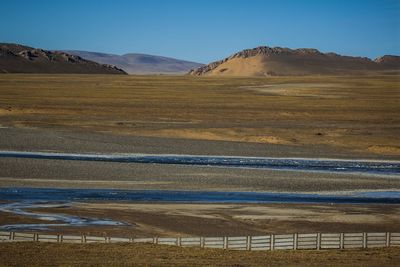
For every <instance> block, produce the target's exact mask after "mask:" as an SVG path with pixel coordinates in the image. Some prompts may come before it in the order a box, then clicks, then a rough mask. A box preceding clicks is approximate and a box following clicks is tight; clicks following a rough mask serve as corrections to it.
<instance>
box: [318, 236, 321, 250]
mask: <svg viewBox="0 0 400 267" xmlns="http://www.w3.org/2000/svg"><path fill="white" fill-rule="evenodd" d="M320 249H321V233H317V250H320Z"/></svg>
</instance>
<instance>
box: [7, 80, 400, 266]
mask: <svg viewBox="0 0 400 267" xmlns="http://www.w3.org/2000/svg"><path fill="white" fill-rule="evenodd" d="M399 83H400V78H399V76H398V75H374V76H371V75H370V76H340V77H339V76H337V77H333V76H332V77H326V76H307V77H268V78H239V77H238V78H212V77H209V78H205V77H202V78H199V77H192V76H116V75H25V74H4V75H1V76H0V150H18V151H50V152H71V153H150V154H159V153H160V154H191V155H230V156H262V157H312V158H339V159H379V160H399V158H400V145H399V144H400V116H398V115H399V114H400V90H399ZM0 186H2V187H19V186H24V187H61V188H120V189H121V188H122V189H144V190H146V189H168V190H207V191H210V190H216V191H263V192H296V193H304V192H307V193H321V194H326V193H329V194H341V193H345V192H354V191H379V190H382V191H390V190H395V191H398V190H399V189H400V178H399V177H398V176H379V175H373V174H371V175H370V174H356V173H351V174H340V173H323V172H306V171H302V172H299V171H274V170H255V169H229V168H212V167H193V166H178V165H157V164H125V163H100V162H79V161H59V160H37V159H15V158H0ZM125 204H126V205H123V203H74V204H73V205H72V206H71V207H67V208H64V209H55V210H51V209H47V210H45V211H48V212H49V211H51V212H55V213H58V212H59V213H68V214H79V215H86V216H92V215H93V216H102V215H105V216H106V217H108V218H115V219H121V220H125V221H129V222H130V223H132V224H135V227H133V228H131V229H122V228H118V227H98V228H96V227H88V228H85V227H83V228H70V229H67V228H62V229H61V228H60V229H55V230H54V231H66V232H71V233H72V232H73V233H82V234H100V235H101V234H113V235H117V236H121V235H135V236H149V235H205V236H206V235H208V236H210V235H214V236H215V235H245V234H246V235H247V234H259V233H265V232H275V233H278V232H279V233H288V232H315V231H329V230H334V231H395V230H396V229H398V228H397V227H398V225H399V224H400V210H399V207H398V205H363V206H358V205H345V204H342V205H303V204H262V205H250V204H237V205H236V204H235V205H231V204H209V205H203V204H188V203H184V204H171V203H140V204H139V203H125ZM121 205H122V206H124V207H122V206H121ZM1 218H2V219H1V224H6V223H16V222H18V223H29V222H36V221H35V220H32V219H29V218H24V217H20V216H15V215H12V214H4V213H3V214H1ZM183 226H184V227H183ZM358 229H359V230H358ZM12 246H13V245H11V244H10V245H9V246H7V247H6V246H4V247H3V249H2V253H7V252H6V251H7V249H11V250H14V249H15V248H12ZM40 246H41V245H39V247H40ZM40 249H41V248H40ZM46 249H50V250H56V249H58V248H57V247H54V248H50V247H46ZM99 249H102V248H100V247H99ZM121 249H124V247H123V246H122V247H121ZM148 249H149V251H153V252H150V253H154V255H155V254H159V253H160V252H159V251H155V250H157V249H155V248H153V247H150V246H149V248H148ZM174 249H175V248H174ZM178 250H179V249H178ZM74 253H76V252H74ZM173 253H183V254H184V253H186V252H185V251H184V252H181V251H178V252H175V251H174V252H173ZM190 253H192V252H190ZM193 253H194V252H193ZM195 253H197V252H195ZM198 253H203V252H198ZM210 253H211V254H212V253H214V252H210ZM215 253H217V252H215ZM218 253H219V252H218ZM221 253H225V252H221ZM226 253H229V252H226ZM346 253H347V252H346ZM349 253H351V252H349ZM357 253H358V252H357ZM371 253H375V252H371ZM384 253H386V252H384ZM306 254H307V253H306ZM306 254H304V255H306ZM378 254H380V255H383V254H382V253H380V252H378ZM115 255H116V254H115ZM115 255H114V254H113V255H110V257H111V258H112V257H114V256H115ZM221 255H222V254H221ZM282 255H283V254H282ZM287 255H289V254H285V256H281V255H280V254H276V255H275V254H274V255H271V257H277V258H280V257H286V256H287ZM304 255H303V254H302V255H300V256H298V257H300V259H294V262H296V261H297V260H299V263H302V262H306V261H308V260H305V259H308V258H307V257H308V256H307V255H306V256H304ZM392 255H393V254H392ZM255 256H256V257H258V256H257V255H255ZM386 256H387V255H386ZM386 256H384V257H386ZM185 257H186V256H185ZM220 257H223V258H224V260H225V262H226V263H227V264H233V263H234V262H235V261H234V258H232V257H236V256H233V255H232V256H231V255H225V254H223V255H222V256H220ZM291 257H292V256H289V258H291ZM293 257H297V256H293ZM328 257H332V259H338V258H337V257H336V256H335V255H330V256H328ZM338 257H339V256H338ZM360 257H364V256H360ZM387 257H389V260H388V263H390V262H392V261H391V258H390V257H391V255H389V256H387ZM228 258H229V259H228ZM339 261H340V260H339ZM292 262H293V261H292ZM206 263H207V262H205V264H206ZM155 264H157V263H155ZM254 264H255V265H260V264H261V261H260V262H257V261H254ZM303 264H305V263H303ZM316 265H318V264H317V263H316Z"/></svg>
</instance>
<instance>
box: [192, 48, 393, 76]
mask: <svg viewBox="0 0 400 267" xmlns="http://www.w3.org/2000/svg"><path fill="white" fill-rule="evenodd" d="M398 58H399V57H397V56H384V57H382V58H379V59H376V60H375V61H373V60H371V59H369V58H365V57H350V56H342V55H339V54H336V53H322V52H320V51H318V50H317V49H309V48H301V49H289V48H281V47H274V48H272V47H267V46H260V47H256V48H254V49H246V50H243V51H240V52H238V53H235V54H233V55H231V56H229V57H227V58H225V59H222V60H220V61H216V62H212V63H210V64H208V65H205V66H202V67H200V68H197V69H193V70H191V71H190V72H189V74H191V75H196V76H202V75H232V76H235V75H237V76H273V75H278V76H279V75H283V76H284V75H314V74H316V75H324V74H326V75H337V74H340V75H342V74H352V73H361V72H366V71H379V70H387V69H393V68H394V69H399V64H398V61H399V60H398Z"/></svg>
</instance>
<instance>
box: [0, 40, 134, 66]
mask: <svg viewBox="0 0 400 267" xmlns="http://www.w3.org/2000/svg"><path fill="white" fill-rule="evenodd" d="M0 73H76V74H126V73H125V72H124V71H123V70H121V69H119V68H117V67H115V66H112V65H103V64H99V63H96V62H92V61H89V60H85V59H83V58H81V57H79V56H75V55H70V54H68V53H65V52H61V51H48V50H43V49H40V48H33V47H29V46H24V45H19V44H7V43H0Z"/></svg>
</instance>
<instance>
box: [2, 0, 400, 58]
mask: <svg viewBox="0 0 400 267" xmlns="http://www.w3.org/2000/svg"><path fill="white" fill-rule="evenodd" d="M0 10H1V16H0V25H1V27H0V42H15V43H22V44H27V45H30V46H34V47H41V48H44V49H79V50H89V51H98V52H108V53H116V54H124V53H129V52H136V53H148V54H155V55H164V56H170V57H176V58H181V59H187V60H193V61H198V62H202V63H207V62H209V61H213V60H218V59H220V58H223V57H226V56H228V55H230V54H232V53H234V52H237V51H239V50H242V49H245V48H253V47H256V46H260V45H267V46H282V47H289V48H301V47H310V48H317V49H319V50H321V51H323V52H330V51H332V52H337V53H340V54H346V55H354V56H366V57H371V58H375V57H377V56H380V55H383V54H397V55H400V0H335V1H333V0H303V1H302V0H297V1H296V0H271V1H269V0H260V1H258V0H164V1H163V0H143V1H133V0H131V1H123V0H109V1H105V0H104V1H102V0H98V1H95V0H31V1H23V0H19V1H18V0H1V3H0Z"/></svg>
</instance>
